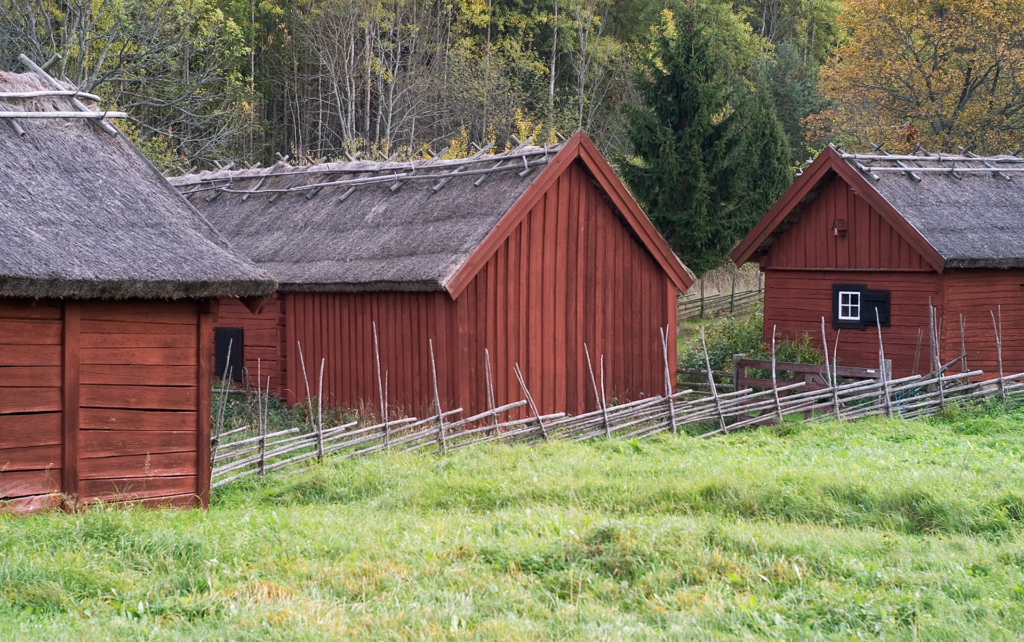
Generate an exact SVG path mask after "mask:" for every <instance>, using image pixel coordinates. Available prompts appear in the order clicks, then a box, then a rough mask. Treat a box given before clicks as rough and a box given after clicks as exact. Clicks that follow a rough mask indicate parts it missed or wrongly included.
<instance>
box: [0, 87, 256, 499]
mask: <svg viewBox="0 0 1024 642" xmlns="http://www.w3.org/2000/svg"><path fill="white" fill-rule="evenodd" d="M71 89H73V88H70V87H65V86H63V85H59V84H57V83H56V82H55V81H54V80H53V79H52V78H50V77H49V76H47V75H44V74H43V72H41V71H40V72H39V73H36V74H10V73H4V72H0V102H2V103H3V106H2V107H0V110H3V113H4V114H10V113H11V112H16V113H18V114H23V115H22V116H21V117H19V118H17V119H12V118H11V117H10V116H9V115H4V116H2V122H0V158H3V159H4V161H3V163H0V511H4V512H6V511H12V512H31V511H34V510H41V509H44V508H49V507H53V506H56V505H58V504H60V502H61V496H63V497H65V498H68V499H70V500H72V501H78V502H82V503H85V502H91V501H95V500H104V501H122V500H143V501H146V502H148V503H156V504H165V503H170V504H175V505H192V504H194V503H196V502H197V501H199V502H202V503H203V504H205V502H206V499H207V494H208V492H209V487H210V486H209V484H210V477H209V474H210V452H209V450H210V434H209V431H210V396H211V376H212V357H213V355H212V340H213V324H214V321H215V320H216V316H217V308H218V304H219V301H220V299H221V298H223V297H232V296H257V297H259V296H266V295H269V294H271V293H273V291H274V288H275V283H274V281H273V280H272V279H270V278H269V277H267V276H266V275H265V273H263V272H262V271H261V270H259V269H258V268H256V267H255V266H254V265H253V264H252V263H250V262H249V261H248V260H247V259H245V258H243V257H241V256H239V255H237V254H235V253H233V252H232V251H231V250H230V248H229V247H228V246H227V243H226V242H224V240H223V239H222V238H221V237H219V236H218V235H217V233H216V232H215V231H214V230H213V229H212V228H211V227H210V226H209V224H208V223H206V222H205V221H203V219H202V217H200V216H199V215H198V213H197V212H196V211H195V210H194V209H192V207H191V206H189V204H188V203H187V202H186V201H185V200H184V199H182V198H181V196H180V195H179V194H178V193H177V192H176V191H175V190H174V189H173V188H172V187H171V186H170V185H168V184H167V182H166V181H165V180H164V179H163V177H162V176H161V175H160V173H159V172H157V171H156V169H155V168H154V167H153V166H152V165H150V164H149V162H148V161H147V160H146V159H145V158H144V157H143V156H142V155H141V154H140V153H139V152H138V151H137V150H136V149H135V148H134V147H133V146H132V144H131V143H130V142H129V141H128V140H127V139H126V138H125V137H124V136H123V135H122V134H121V133H120V132H118V131H117V130H116V129H114V128H113V126H111V125H110V123H108V122H107V121H105V120H101V119H98V118H96V117H93V116H89V114H95V112H93V111H89V112H88V114H86V116H88V118H81V117H79V118H72V117H71V116H68V117H60V116H56V115H55V114H54V112H64V113H65V114H67V113H68V112H72V113H84V112H80V111H78V110H79V109H82V110H89V109H90V108H89V107H87V106H85V105H84V104H83V103H82V102H78V99H73V98H72V97H71V96H70V94H71V93H72V92H71V91H70V90H71ZM62 92H63V93H62ZM79 99H80V100H85V101H86V102H89V101H88V94H85V95H80V96H79ZM90 123H91V124H90Z"/></svg>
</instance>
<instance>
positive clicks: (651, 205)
mask: <svg viewBox="0 0 1024 642" xmlns="http://www.w3.org/2000/svg"><path fill="white" fill-rule="evenodd" d="M22 52H24V53H26V54H28V55H29V56H30V57H31V58H33V59H35V60H37V61H39V62H42V61H46V60H49V59H50V58H51V57H52V56H54V55H55V54H59V56H60V59H59V60H58V61H57V62H56V63H55V65H54V67H53V71H54V73H55V74H56V75H60V76H63V77H66V78H67V79H69V80H70V81H72V82H74V83H75V84H76V85H77V86H78V87H80V88H81V89H83V90H85V91H89V92H93V93H97V94H99V95H101V96H102V97H103V98H104V99H105V101H106V104H105V106H107V107H111V108H118V109H123V110H125V111H127V112H128V113H129V114H130V115H131V116H132V120H131V121H126V122H125V123H124V124H123V125H122V127H124V128H126V129H127V133H128V134H129V135H130V136H131V137H133V138H134V139H135V140H136V142H137V143H138V144H139V145H140V147H141V148H142V149H143V151H144V152H145V153H146V154H147V155H149V156H150V157H151V158H152V159H153V160H154V162H155V163H156V164H157V165H158V166H160V167H161V168H162V169H165V170H174V171H179V170H180V171H187V170H189V169H193V168H205V167H212V166H213V164H214V163H215V162H217V163H220V164H225V163H227V162H231V161H233V162H235V163H236V164H239V165H241V164H253V163H257V162H260V163H263V164H268V163H271V162H273V161H274V160H276V155H277V154H281V155H288V156H290V157H291V158H292V159H293V160H296V159H301V160H305V161H309V160H315V159H320V158H328V159H336V158H344V157H345V154H346V153H349V154H354V153H355V152H357V151H361V152H363V153H364V154H371V155H373V157H378V156H377V154H378V153H380V154H384V155H385V156H387V157H391V156H395V155H397V156H396V157H397V158H400V159H405V158H410V157H414V156H420V155H422V154H424V153H425V152H426V151H427V150H428V149H432V150H434V151H435V152H439V151H441V150H442V149H447V150H448V151H447V154H448V155H449V156H450V157H457V156H459V155H462V154H468V153H472V151H473V149H472V147H471V142H487V141H491V140H493V141H496V142H497V143H498V145H499V149H500V148H501V147H500V146H502V145H504V144H505V141H506V140H507V139H508V136H509V135H515V136H517V137H518V138H519V139H524V138H526V137H527V136H530V135H533V136H535V140H538V141H542V142H544V141H550V142H555V140H556V139H557V137H556V132H560V133H561V134H563V135H565V136H569V135H570V134H571V133H572V132H574V131H575V130H576V129H579V128H583V129H585V130H586V131H587V132H588V134H589V135H590V136H591V138H593V139H594V140H595V142H596V143H597V144H598V146H599V147H600V148H601V149H602V151H603V152H604V153H605V154H607V155H608V156H609V157H610V158H611V159H612V160H613V162H615V163H616V164H617V167H618V169H619V171H620V173H621V174H622V175H623V177H624V178H625V179H626V181H627V183H628V184H629V186H630V188H631V189H632V190H633V192H634V194H635V195H636V196H637V197H638V199H639V200H640V201H641V203H642V204H643V205H644V206H645V208H646V210H647V212H648V213H649V215H650V216H651V218H652V219H653V220H654V221H655V223H656V224H657V225H658V226H659V228H660V229H661V230H662V232H663V233H664V234H665V236H666V238H668V240H669V242H670V243H671V244H672V245H673V247H675V248H676V250H677V252H679V253H680V254H681V256H682V257H683V259H684V260H685V261H686V262H687V264H688V265H689V266H690V267H691V268H693V269H694V270H695V271H696V272H698V273H702V272H704V271H706V270H707V269H710V268H712V267H715V266H717V265H719V264H721V263H722V261H723V257H724V256H725V252H726V251H727V250H728V249H729V248H730V247H731V246H732V244H734V243H735V242H736V240H738V238H740V237H741V236H742V235H743V233H745V231H746V230H747V229H749V227H750V225H752V224H753V222H754V221H756V220H757V218H758V217H760V216H761V215H762V214H763V213H764V211H765V210H766V209H767V207H768V206H769V205H770V204H771V203H772V202H773V201H774V200H775V199H776V198H777V197H778V195H779V194H781V192H782V191H783V190H784V189H785V188H786V187H787V186H788V185H789V183H790V182H791V181H792V177H793V175H794V172H795V171H796V170H797V169H798V168H799V166H800V165H801V164H803V163H805V162H806V161H807V159H808V158H809V157H811V156H813V155H814V154H815V153H816V152H817V151H818V150H820V149H821V148H822V147H823V146H824V145H826V144H827V143H829V142H835V143H837V144H841V145H843V146H845V147H848V148H851V149H866V148H868V146H869V145H870V144H871V143H883V144H885V145H887V147H886V149H891V150H894V151H895V150H897V149H903V150H913V149H916V147H917V145H918V144H921V145H923V146H924V147H926V148H928V149H929V150H930V151H956V149H957V147H964V148H966V149H968V150H969V151H974V152H978V153H1002V152H1004V151H1006V150H1007V149H1010V150H1015V149H1018V148H1019V147H1020V145H1021V142H1022V139H1024V136H1022V131H1024V0H845V1H844V0H737V1H736V2H734V3H732V4H728V3H725V4H723V3H720V2H716V1H715V0H536V1H534V2H527V1H526V0H0V69H6V70H20V68H21V66H20V64H19V63H18V62H17V56H18V54H19V53H22Z"/></svg>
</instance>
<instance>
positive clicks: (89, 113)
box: [0, 109, 128, 121]
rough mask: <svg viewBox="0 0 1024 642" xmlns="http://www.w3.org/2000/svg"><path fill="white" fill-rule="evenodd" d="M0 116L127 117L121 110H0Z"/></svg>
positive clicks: (94, 118)
mask: <svg viewBox="0 0 1024 642" xmlns="http://www.w3.org/2000/svg"><path fill="white" fill-rule="evenodd" d="M0 118H87V119H93V120H97V121H102V119H104V118H128V114H126V113H125V112H123V111H93V110H91V109H90V110H89V111H0Z"/></svg>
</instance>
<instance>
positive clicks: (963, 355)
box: [960, 314, 967, 372]
mask: <svg viewBox="0 0 1024 642" xmlns="http://www.w3.org/2000/svg"><path fill="white" fill-rule="evenodd" d="M960 372H967V343H966V342H965V341H964V315H962V314H961V315H960Z"/></svg>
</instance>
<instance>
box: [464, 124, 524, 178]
mask: <svg viewBox="0 0 1024 642" xmlns="http://www.w3.org/2000/svg"><path fill="white" fill-rule="evenodd" d="M532 141H533V136H530V137H529V138H527V139H526V140H525V141H523V142H521V143H519V144H518V145H516V147H515V149H513V150H512V153H515V152H517V151H519V150H520V149H522V148H524V147H526V146H527V145H529V144H530V143H531V142H532ZM500 158H501V160H499V161H498V162H497V163H495V164H494V166H493V167H492V168H491V169H497V168H499V167H501V166H502V165H504V164H505V161H506V160H507V159H508V158H510V155H509V154H502V155H501V156H500ZM488 176H490V174H484V175H483V176H481V177H480V178H478V179H476V182H475V183H473V186H474V187H480V184H481V183H483V182H484V181H485V180H487V177H488Z"/></svg>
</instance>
